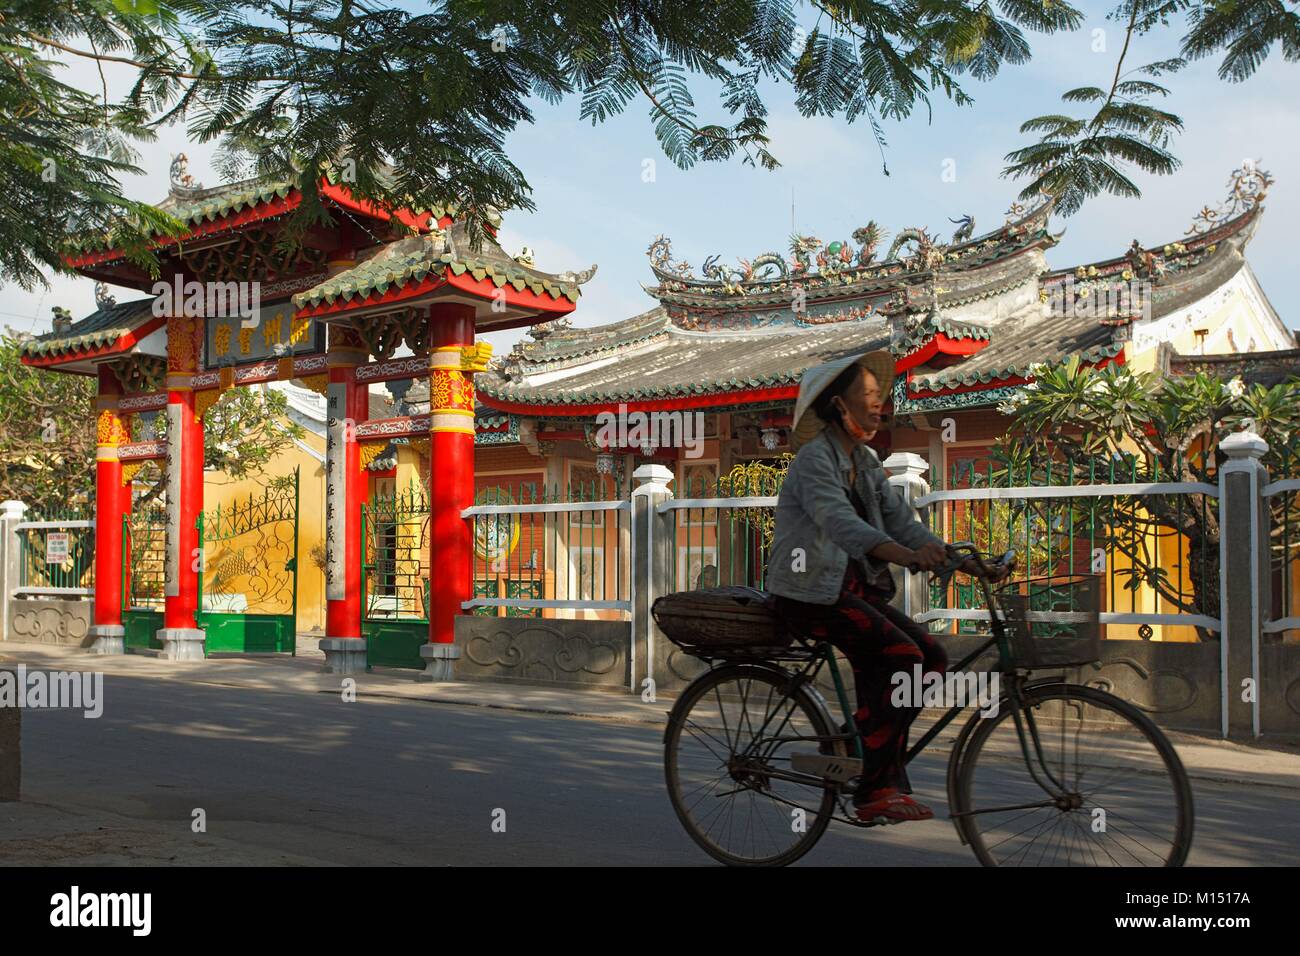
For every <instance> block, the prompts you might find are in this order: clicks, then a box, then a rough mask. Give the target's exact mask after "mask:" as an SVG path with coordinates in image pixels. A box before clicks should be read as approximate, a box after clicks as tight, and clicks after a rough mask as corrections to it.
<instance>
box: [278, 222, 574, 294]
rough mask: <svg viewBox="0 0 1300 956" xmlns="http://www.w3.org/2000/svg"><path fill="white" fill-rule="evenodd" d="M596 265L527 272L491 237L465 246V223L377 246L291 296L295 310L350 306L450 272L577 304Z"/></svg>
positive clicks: (527, 267) (526, 265) (528, 268)
mask: <svg viewBox="0 0 1300 956" xmlns="http://www.w3.org/2000/svg"><path fill="white" fill-rule="evenodd" d="M595 271H596V270H595V266H593V267H592V268H591V269H589V270H586V271H585V272H583V273H580V274H574V273H562V274H559V275H555V274H552V273H548V272H542V271H540V270H538V269H535V268H533V267H532V265H531V263H525V262H521V261H520V259H518V258H516V257H513V256H511V255H510V254H509V253H507V252H506V251H505V250H504V249H502V248H501V246H500V245H498V244H497V242H496V240H495V239H494V238H492V237H491V236H485V237H484V238H483V241H482V243H481V245H480V247H479V248H478V249H472V248H471V247H470V242H469V238H468V236H467V234H466V227H465V225H464V223H461V222H454V223H452V224H450V225H449V226H447V227H446V228H444V229H437V230H434V231H433V232H430V233H429V234H428V235H422V236H411V237H409V238H406V239H398V240H396V241H394V242H390V243H387V244H385V245H382V246H378V247H377V248H376V249H375V250H373V253H372V254H371V255H370V257H369V258H367V259H365V260H364V261H362V262H360V263H358V264H357V265H355V266H353V267H352V268H351V269H348V270H346V271H344V272H341V273H339V274H338V275H336V276H332V277H330V278H329V279H326V280H325V281H324V282H322V283H320V284H319V285H316V286H314V287H312V288H310V289H308V290H306V291H305V292H300V293H298V294H297V295H295V296H294V297H293V304H294V305H295V306H296V307H297V308H299V309H304V308H312V307H315V306H319V305H321V304H322V303H325V304H328V305H333V304H334V303H335V302H336V301H338V300H339V299H342V300H343V301H344V302H349V303H350V302H351V301H352V300H353V299H358V300H360V299H365V298H366V297H368V296H370V295H371V294H372V293H378V294H380V295H382V294H384V293H386V292H387V291H388V290H389V289H390V288H401V287H403V286H405V285H407V284H409V283H413V282H414V283H418V282H422V281H424V279H425V278H426V277H429V276H433V277H435V278H436V277H438V276H441V275H446V274H447V273H450V274H451V275H454V276H460V275H463V274H465V273H469V274H470V275H471V276H472V277H473V278H474V279H475V280H478V281H483V280H484V279H490V280H491V282H492V285H493V286H495V287H496V288H498V289H499V288H501V287H502V286H504V285H506V284H507V283H509V284H510V285H511V286H512V287H513V288H514V289H515V291H516V292H523V291H524V290H525V289H528V290H529V291H531V292H532V293H533V294H534V295H538V296H541V295H546V296H549V297H550V298H551V299H560V298H565V299H568V300H569V301H570V302H574V303H576V302H577V301H578V296H579V294H580V291H579V286H580V285H581V284H582V283H584V282H586V281H588V280H589V279H590V278H591V276H592V275H593V274H594V273H595Z"/></svg>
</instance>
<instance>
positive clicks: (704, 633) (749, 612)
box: [650, 586, 791, 650]
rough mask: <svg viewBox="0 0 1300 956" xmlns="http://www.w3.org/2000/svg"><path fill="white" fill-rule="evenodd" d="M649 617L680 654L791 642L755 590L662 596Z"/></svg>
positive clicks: (768, 600)
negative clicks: (677, 648) (652, 618)
mask: <svg viewBox="0 0 1300 956" xmlns="http://www.w3.org/2000/svg"><path fill="white" fill-rule="evenodd" d="M650 613H651V614H652V615H653V616H654V619H655V623H656V624H658V625H659V627H660V629H661V630H662V631H663V632H664V633H665V634H667V635H668V639H669V640H670V641H672V642H673V643H674V644H676V645H677V646H679V647H681V648H683V649H685V650H725V649H728V648H759V647H762V648H768V647H771V648H781V647H786V646H788V645H789V644H790V640H791V637H790V635H789V634H788V633H787V632H786V629H785V628H784V627H782V626H781V624H780V622H778V621H777V618H776V613H775V610H774V609H773V603H772V595H770V594H768V593H767V592H766V591H760V590H758V589H757V588H747V587H735V586H733V587H725V588H706V589H704V590H699V591H679V592H677V593H676V594H665V595H664V596H663V597H661V598H659V599H658V600H657V601H655V603H654V606H653V607H652V608H651V609H650Z"/></svg>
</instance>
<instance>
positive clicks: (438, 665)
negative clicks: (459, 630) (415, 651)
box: [415, 644, 460, 682]
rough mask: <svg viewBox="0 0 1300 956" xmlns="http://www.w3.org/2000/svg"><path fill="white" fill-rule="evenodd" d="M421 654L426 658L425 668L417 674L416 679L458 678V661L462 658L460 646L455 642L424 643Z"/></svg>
mask: <svg viewBox="0 0 1300 956" xmlns="http://www.w3.org/2000/svg"><path fill="white" fill-rule="evenodd" d="M420 656H421V657H422V658H424V670H423V671H421V672H420V673H419V674H416V675H415V679H416V680H428V681H438V682H441V681H453V680H455V679H456V663H455V662H456V661H457V660H459V659H460V648H459V647H457V646H456V645H455V644H423V645H421V647H420Z"/></svg>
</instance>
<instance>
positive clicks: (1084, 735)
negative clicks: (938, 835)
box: [953, 684, 1193, 866]
mask: <svg viewBox="0 0 1300 956" xmlns="http://www.w3.org/2000/svg"><path fill="white" fill-rule="evenodd" d="M1011 711H1012V708H1011V706H1010V704H1009V703H1008V701H1007V700H1006V699H1005V698H1003V700H1002V706H1001V707H1000V708H999V711H998V713H997V714H996V715H994V716H991V717H987V718H981V719H980V723H979V724H978V726H977V727H976V728H975V731H974V732H973V733H972V734H971V737H970V740H969V742H968V744H967V745H966V749H965V752H964V753H963V754H962V756H961V761H960V765H959V767H958V768H957V771H956V772H957V789H956V799H955V801H954V807H953V816H954V818H955V819H956V822H957V826H958V829H959V830H960V831H961V833H962V835H963V836H964V837H965V838H966V842H968V843H969V844H970V845H971V848H972V849H973V850H974V851H975V855H976V856H977V857H978V858H979V860H980V862H981V863H983V864H984V865H985V866H1182V865H1183V862H1184V861H1185V860H1186V859H1187V853H1188V850H1189V849H1190V848H1191V845H1192V827H1193V809H1192V789H1191V784H1190V783H1189V782H1188V780H1187V772H1186V771H1185V770H1184V769H1183V764H1182V761H1181V760H1179V759H1178V754H1177V753H1176V752H1175V751H1174V748H1173V746H1172V745H1171V744H1170V743H1169V740H1168V739H1167V738H1166V737H1165V735H1164V734H1163V733H1161V731H1160V729H1159V728H1158V727H1157V726H1156V725H1155V723H1154V722H1153V721H1152V720H1151V718H1149V717H1148V716H1147V715H1145V714H1143V713H1142V712H1141V711H1140V710H1138V709H1137V708H1136V707H1134V706H1133V705H1132V704H1130V703H1128V702H1127V701H1124V700H1121V699H1120V698H1118V697H1116V696H1114V695H1113V694H1108V693H1106V692H1105V691H1102V690H1098V689H1096V688H1094V687H1086V686H1083V685H1077V684H1049V685H1044V686H1041V687H1031V688H1028V689H1026V691H1025V693H1024V697H1023V706H1022V707H1021V709H1020V719H1021V720H1020V722H1021V730H1020V731H1017V728H1016V721H1015V719H1014V715H1013V714H1012V712H1011ZM1022 735H1023V736H1022ZM1022 740H1023V745H1024V748H1023V749H1022ZM1026 752H1027V753H1028V760H1027V759H1026V756H1025V754H1026Z"/></svg>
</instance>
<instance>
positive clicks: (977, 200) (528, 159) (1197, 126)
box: [0, 4, 1300, 350]
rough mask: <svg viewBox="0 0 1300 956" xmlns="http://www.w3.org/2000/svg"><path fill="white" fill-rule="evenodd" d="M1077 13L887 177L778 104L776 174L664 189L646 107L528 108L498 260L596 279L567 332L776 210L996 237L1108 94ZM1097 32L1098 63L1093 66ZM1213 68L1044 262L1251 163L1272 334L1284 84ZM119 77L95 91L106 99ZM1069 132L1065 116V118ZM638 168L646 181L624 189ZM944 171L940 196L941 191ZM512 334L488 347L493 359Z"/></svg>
mask: <svg viewBox="0 0 1300 956" xmlns="http://www.w3.org/2000/svg"><path fill="white" fill-rule="evenodd" d="M1084 9H1085V10H1095V11H1096V12H1094V13H1092V14H1091V15H1090V16H1089V17H1088V21H1087V22H1086V23H1085V25H1084V26H1083V27H1082V28H1081V29H1080V30H1079V31H1076V32H1074V33H1070V34H1065V35H1060V36H1055V37H1050V38H1039V37H1031V42H1032V43H1033V45H1034V59H1033V61H1032V62H1031V63H1029V64H1027V65H1025V66H1021V67H1012V68H1006V69H1004V70H1003V72H1002V74H1001V75H1000V76H999V77H998V78H997V79H995V80H994V81H992V82H988V83H978V82H975V81H973V80H967V82H966V88H967V92H969V93H971V94H972V95H973V96H974V97H975V100H976V102H975V105H974V106H970V107H964V108H958V107H954V106H952V105H950V104H949V103H947V102H941V101H938V100H936V101H935V103H934V112H933V117H932V119H931V120H930V121H929V122H927V120H926V116H925V114H924V111H922V112H921V113H920V114H918V115H916V116H914V117H913V118H912V119H910V120H907V121H903V122H899V123H887V124H885V130H886V136H887V138H888V148H887V151H886V161H887V162H888V165H889V169H890V172H891V175H890V176H888V177H886V176H884V175H883V174H882V172H881V159H880V155H879V152H878V150H877V148H876V145H875V142H874V140H873V138H872V136H871V132H870V129H869V128H868V127H867V126H866V125H865V124H862V123H858V124H854V125H848V124H845V123H844V122H843V121H841V120H832V119H826V118H815V119H806V118H803V117H801V116H799V115H798V113H797V112H796V110H795V109H794V106H793V96H792V94H791V90H790V88H789V87H788V86H777V85H773V86H772V87H771V88H770V90H769V91H768V93H769V95H768V103H769V107H770V109H771V116H770V132H771V136H772V145H771V149H772V151H773V152H774V153H775V154H776V156H777V158H778V159H779V160H780V161H781V162H782V164H783V165H782V167H781V168H780V169H778V170H776V171H771V172H769V171H764V170H761V169H751V168H750V167H748V166H744V165H742V164H741V163H740V161H739V160H733V161H731V162H727V163H714V164H706V165H700V166H696V167H695V168H694V169H691V170H686V171H683V170H679V169H677V168H676V167H674V166H673V165H672V163H671V162H670V161H669V160H668V159H667V158H666V157H665V156H664V155H663V154H662V152H661V151H660V150H659V147H658V145H657V143H656V142H655V140H654V137H653V133H652V128H651V123H650V121H649V119H648V108H647V105H646V104H645V103H644V102H643V101H633V103H632V104H631V106H630V107H629V110H628V111H627V112H626V113H625V114H624V115H622V116H620V117H616V118H614V119H613V120H610V121H607V122H606V123H604V124H602V125H600V126H596V127H592V126H591V125H590V124H587V123H583V122H580V121H579V119H578V101H577V99H576V98H571V99H569V100H567V101H566V102H564V103H562V104H561V105H559V106H556V107H551V106H547V105H546V104H540V103H539V104H538V105H537V107H536V122H535V123H534V124H533V125H531V126H524V127H521V128H520V129H519V130H517V131H516V132H515V133H514V134H513V135H512V136H511V137H510V140H509V144H508V146H509V151H510V154H511V156H512V158H513V159H514V160H515V162H516V163H517V164H518V165H519V166H520V168H522V169H523V171H524V173H525V174H526V176H527V177H528V179H529V182H530V183H531V184H532V187H533V198H534V201H535V202H536V204H537V211H536V212H533V213H521V212H517V211H514V212H507V213H506V215H505V222H504V227H503V230H502V241H503V245H505V247H506V248H507V250H509V251H511V252H518V251H519V248H520V246H522V245H528V246H531V247H532V248H533V250H534V253H535V258H536V263H537V266H538V267H539V268H543V269H547V270H553V271H563V270H566V269H580V268H585V267H586V266H588V265H590V264H591V263H592V262H595V263H597V264H598V265H599V267H600V269H599V272H598V274H597V276H596V278H595V279H593V280H592V281H591V282H590V283H588V285H587V286H586V287H585V289H584V295H583V298H582V301H581V302H580V304H579V306H578V310H577V312H576V313H575V315H574V322H575V324H577V325H595V324H600V323H604V322H611V321H616V320H619V319H623V318H626V317H628V316H630V315H633V314H635V313H637V312H639V311H643V310H645V309H647V308H650V307H651V306H653V304H654V301H653V300H652V299H651V298H650V297H649V296H648V295H647V294H646V293H645V292H644V291H643V290H642V288H641V286H642V284H643V283H648V282H650V281H651V274H650V270H649V266H648V262H647V259H646V255H645V253H646V247H647V246H648V245H649V243H650V241H651V240H652V239H654V237H655V236H657V235H659V234H661V233H662V234H666V235H667V236H669V237H670V238H671V239H672V240H673V253H674V256H675V257H679V258H685V259H686V260H687V261H689V262H690V263H692V264H693V265H694V266H695V267H696V268H697V269H698V268H699V266H700V265H701V263H702V262H703V260H704V259H705V257H707V256H709V255H713V254H721V255H722V257H723V260H724V261H727V262H734V261H735V260H736V259H737V258H738V257H744V258H752V257H753V256H754V255H757V254H758V253H760V252H765V251H769V250H775V251H781V252H784V251H786V245H787V242H788V236H789V234H790V231H791V201H792V198H793V203H794V221H795V225H796V227H797V228H798V230H799V231H800V232H803V233H812V234H814V235H816V236H818V237H819V238H821V239H823V240H826V241H829V240H832V239H848V238H849V234H850V233H851V232H852V231H853V230H854V229H855V228H857V227H858V226H861V225H863V224H865V223H866V222H867V221H868V220H869V219H875V220H876V221H877V222H879V223H880V224H881V225H882V226H884V227H885V228H886V229H887V230H888V231H889V233H890V234H891V235H893V234H894V233H897V231H898V230H899V229H902V228H905V227H908V226H925V227H928V228H929V229H930V231H931V233H932V234H938V235H940V236H943V237H947V236H949V235H951V232H952V230H953V229H954V228H955V227H954V226H952V225H951V224H950V223H949V222H948V219H949V218H954V219H955V218H957V217H959V216H961V215H962V214H965V213H970V214H973V215H974V216H975V219H976V232H977V234H978V233H981V232H984V231H987V230H988V229H991V228H994V227H995V226H997V225H998V224H1000V223H1001V222H1002V221H1003V218H1004V214H1005V211H1006V209H1007V206H1008V205H1009V204H1010V203H1011V202H1012V200H1013V199H1014V197H1015V194H1016V193H1017V192H1018V191H1019V189H1020V185H1018V184H1016V183H1013V182H1011V181H1009V180H1004V179H1001V178H1000V176H999V173H1000V171H1001V169H1002V166H1003V165H1004V161H1003V156H1004V154H1005V153H1007V152H1008V151H1009V150H1011V149H1014V148H1016V147H1018V146H1021V145H1024V144H1025V143H1026V142H1028V139H1027V138H1026V137H1024V136H1022V135H1021V134H1020V133H1019V132H1018V126H1019V124H1020V123H1021V122H1022V121H1023V120H1025V119H1027V118H1029V117H1031V116H1036V115H1039V114H1041V113H1048V112H1072V111H1074V110H1075V108H1074V107H1072V106H1067V105H1065V104H1062V103H1061V101H1060V94H1061V93H1062V92H1064V91H1065V90H1067V89H1070V88H1072V87H1075V86H1083V85H1095V86H1103V87H1104V86H1107V85H1108V84H1109V81H1110V77H1111V74H1112V72H1113V70H1114V64H1115V58H1116V56H1117V54H1118V48H1119V45H1120V43H1121V42H1122V30H1121V29H1120V28H1119V27H1117V26H1116V25H1115V24H1113V23H1110V22H1109V21H1107V20H1105V19H1104V15H1103V14H1104V10H1105V8H1104V7H1102V6H1100V5H1093V4H1085V5H1084ZM1097 29H1101V30H1104V31H1105V34H1104V39H1105V50H1103V51H1095V50H1094V46H1096V45H1097V35H1096V34H1094V32H1093V31H1094V30H1097ZM1176 36H1177V33H1176V31H1172V30H1171V31H1168V33H1167V34H1166V35H1162V36H1160V37H1149V38H1139V39H1138V40H1136V41H1135V46H1134V48H1133V49H1132V50H1131V51H1130V54H1129V58H1128V60H1127V61H1126V62H1127V64H1128V65H1130V66H1137V65H1140V64H1142V63H1146V62H1150V61H1152V60H1157V59H1162V58H1165V57H1168V56H1171V55H1173V54H1174V53H1175V46H1176ZM1216 66H1217V63H1216V62H1215V61H1203V62H1201V63H1198V64H1195V65H1193V66H1192V67H1190V68H1189V69H1188V70H1186V71H1184V72H1182V73H1179V74H1175V75H1173V76H1171V77H1167V78H1166V79H1165V80H1164V81H1162V82H1165V84H1166V85H1168V86H1170V87H1171V88H1172V89H1173V95H1172V96H1171V97H1169V99H1168V100H1166V101H1164V103H1163V104H1162V105H1164V106H1165V107H1166V108H1168V109H1170V110H1171V111H1173V112H1175V113H1177V114H1179V115H1181V116H1182V117H1183V120H1184V123H1185V130H1184V132H1183V134H1182V135H1180V136H1179V137H1178V138H1177V140H1176V142H1175V143H1174V146H1173V150H1174V152H1175V154H1176V155H1178V156H1179V158H1180V159H1181V160H1182V162H1183V167H1182V168H1181V169H1180V170H1179V171H1178V172H1177V173H1176V174H1174V175H1173V176H1169V177H1149V176H1142V175H1136V176H1135V178H1136V180H1137V182H1138V183H1139V185H1140V186H1141V188H1142V191H1143V197H1142V198H1141V199H1140V200H1119V199H1113V198H1109V197H1100V198H1098V199H1095V200H1093V201H1092V202H1091V203H1089V204H1088V205H1086V206H1085V207H1084V209H1083V211H1082V212H1080V213H1079V214H1077V215H1075V216H1073V217H1071V218H1070V219H1068V220H1056V221H1055V224H1054V227H1053V228H1054V229H1056V230H1058V231H1059V230H1060V229H1064V230H1065V234H1064V236H1063V238H1062V241H1061V243H1060V245H1059V246H1057V247H1056V248H1055V249H1053V250H1050V251H1049V253H1048V258H1049V261H1050V262H1051V263H1052V264H1053V266H1058V267H1059V266H1066V265H1071V264H1074V263H1077V262H1086V261H1091V260H1095V259H1101V258H1107V257H1110V256H1115V255H1119V254H1121V253H1122V252H1123V251H1124V250H1125V249H1126V248H1127V247H1128V245H1129V243H1130V242H1131V241H1132V240H1133V239H1135V238H1136V239H1139V240H1140V241H1141V242H1142V244H1143V245H1144V246H1152V245H1156V244H1163V243H1165V242H1170V241H1173V240H1176V239H1179V238H1181V237H1182V236H1183V234H1184V231H1185V230H1186V229H1187V227H1188V226H1189V225H1190V223H1191V221H1192V217H1193V216H1194V215H1195V214H1196V212H1197V211H1198V210H1199V209H1200V208H1201V207H1202V206H1204V205H1211V206H1213V205H1216V204H1217V203H1219V202H1221V201H1222V199H1223V198H1224V197H1225V196H1226V184H1227V180H1228V175H1229V173H1230V172H1231V171H1232V170H1233V169H1234V168H1236V167H1237V166H1239V165H1240V164H1241V163H1242V161H1243V160H1244V159H1247V158H1250V159H1255V160H1259V161H1261V165H1262V167H1263V168H1264V169H1267V170H1268V171H1270V172H1271V173H1272V174H1273V175H1274V176H1275V177H1276V180H1277V181H1276V183H1275V184H1274V187H1273V189H1272V191H1271V193H1270V195H1269V197H1268V200H1267V204H1266V213H1265V215H1264V217H1263V221H1262V223H1261V225H1260V227H1259V229H1258V231H1257V233H1256V235H1255V238H1254V240H1253V241H1252V243H1251V245H1250V247H1249V249H1248V257H1249V259H1250V261H1251V264H1252V266H1253V267H1254V269H1255V271H1256V273H1257V274H1258V276H1259V278H1260V282H1261V284H1262V285H1263V288H1264V290H1265V292H1266V293H1267V294H1268V296H1269V298H1270V300H1271V301H1272V302H1273V305H1274V307H1275V308H1276V309H1277V310H1278V312H1279V314H1280V315H1281V316H1282V319H1283V321H1284V322H1286V323H1287V324H1288V325H1289V326H1292V327H1297V326H1300V289H1297V287H1296V285H1295V283H1294V282H1293V281H1292V280H1293V272H1294V265H1295V262H1296V258H1297V257H1296V253H1295V251H1294V250H1295V243H1296V238H1295V236H1294V231H1295V227H1294V224H1295V223H1297V222H1300V199H1298V198H1297V197H1298V196H1300V105H1297V104H1298V103H1300V97H1297V95H1296V93H1297V88H1298V87H1300V66H1296V65H1288V64H1285V63H1283V62H1282V61H1281V57H1280V56H1278V55H1276V54H1275V55H1274V56H1273V57H1271V58H1270V60H1269V61H1268V62H1267V63H1266V64H1265V65H1264V66H1263V68H1261V70H1260V71H1259V72H1258V73H1257V74H1256V76H1255V77H1254V78H1252V79H1251V80H1249V81H1248V82H1246V83H1243V84H1226V83H1223V82H1221V81H1219V80H1218V79H1217V77H1216V76H1215V67H1216ZM125 72H126V71H120V72H119V71H114V72H113V73H111V74H110V83H111V84H112V86H114V87H115V86H117V85H118V83H120V82H123V79H122V77H123V76H124V75H125ZM68 75H69V77H70V78H71V81H74V82H84V83H92V82H93V83H94V85H95V86H98V77H97V75H96V74H95V72H94V68H93V66H91V65H89V64H86V63H80V62H78V63H74V64H71V65H70V67H69V70H68ZM697 107H698V112H699V114H700V118H701V120H702V121H715V120H716V121H719V122H722V121H725V114H724V113H723V111H722V110H721V109H720V107H718V106H717V105H716V103H715V101H714V100H713V99H712V97H711V96H709V95H708V93H707V90H706V89H705V88H704V87H703V86H701V87H700V90H699V91H698V93H697ZM1078 115H1083V114H1082V113H1081V112H1080V113H1078ZM180 150H184V151H185V152H186V153H187V154H188V156H189V157H190V160H191V172H192V173H193V174H194V175H195V176H196V178H198V179H199V180H200V181H202V182H203V183H204V184H206V185H213V184H215V183H216V182H217V177H216V176H215V174H214V173H213V171H212V169H211V167H210V165H209V162H208V160H209V158H210V155H211V149H210V148H209V147H203V146H196V145H194V144H190V143H187V142H186V141H185V135H184V130H183V129H181V128H171V129H168V130H164V131H163V133H162V135H161V136H160V137H159V140H158V141H157V142H156V143H153V144H146V145H144V146H142V147H141V154H142V157H141V161H140V165H141V166H142V167H143V168H144V169H146V170H147V172H148V175H147V176H144V177H137V178H136V179H135V180H133V181H132V182H130V183H127V184H126V188H127V192H128V193H129V194H130V195H132V196H135V197H138V198H141V199H152V200H157V199H159V198H161V197H162V196H164V195H165V194H166V191H167V168H168V163H169V160H170V157H171V155H172V154H174V153H175V152H178V151H180ZM647 160H652V161H653V162H654V173H655V175H654V179H653V181H652V182H645V181H643V177H642V173H643V169H644V168H645V166H644V164H645V162H646V161H647ZM949 161H951V163H950V168H955V178H954V180H953V181H951V182H947V181H945V180H944V178H943V172H944V169H945V163H947V162H949ZM92 285H93V284H92V283H91V282H89V281H88V280H84V279H69V278H64V277H58V278H55V279H53V280H52V285H51V288H50V289H49V290H47V291H44V292H41V291H39V290H38V291H36V292H34V293H26V292H24V291H23V290H21V289H19V288H18V287H16V286H6V287H4V288H0V322H3V323H4V324H8V325H11V326H13V327H15V328H17V329H21V330H25V331H31V332H40V331H45V330H47V329H48V328H49V327H50V308H51V307H52V306H55V305H61V306H65V307H67V308H68V309H70V310H71V311H72V313H73V314H74V315H75V316H78V317H79V316H82V315H85V314H86V313H88V312H90V311H91V310H93V308H94V299H93V294H92ZM518 334H519V333H501V334H498V335H494V336H492V337H491V340H492V341H493V343H494V345H495V346H496V347H497V349H498V350H503V349H505V348H507V347H508V346H509V344H510V343H511V342H512V341H513V340H514V339H516V338H517V337H518Z"/></svg>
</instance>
